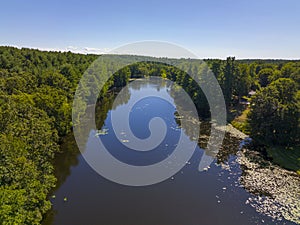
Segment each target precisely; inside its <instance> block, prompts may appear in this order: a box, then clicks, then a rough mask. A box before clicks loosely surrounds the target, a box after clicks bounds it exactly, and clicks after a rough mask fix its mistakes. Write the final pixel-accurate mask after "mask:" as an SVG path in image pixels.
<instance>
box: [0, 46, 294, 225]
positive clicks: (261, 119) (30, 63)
mask: <svg viewBox="0 0 300 225" xmlns="http://www.w3.org/2000/svg"><path fill="white" fill-rule="evenodd" d="M97 57H98V56H96V55H81V54H74V53H71V52H64V53H61V52H42V51H39V50H33V49H26V48H23V49H17V48H12V47H0V224H25V225H26V224H39V223H40V222H41V220H42V216H43V214H44V213H45V212H46V211H47V210H48V209H49V208H50V202H49V201H48V200H47V194H48V193H49V191H50V189H51V188H52V187H53V186H54V185H55V177H54V175H53V166H52V163H51V162H52V160H53V157H54V156H55V154H56V153H57V152H58V151H59V150H58V143H60V139H61V138H62V137H64V136H65V135H66V134H68V133H69V132H70V131H71V128H72V127H71V126H72V123H71V107H72V101H73V99H72V98H73V95H74V92H75V90H76V87H77V85H78V82H79V80H80V79H81V76H82V74H83V73H84V72H86V73H87V75H88V76H85V78H84V79H86V80H84V81H85V82H83V83H81V84H80V85H83V87H82V89H81V90H82V92H81V93H78V95H79V96H80V97H79V98H78V99H77V101H79V103H80V104H79V105H80V107H79V108H80V110H78V113H77V114H76V115H75V118H74V121H75V123H76V121H78V119H79V118H80V116H81V115H82V113H85V110H86V107H87V104H90V103H91V102H89V99H90V97H96V98H99V99H101V98H104V97H105V96H106V93H107V92H108V91H111V90H113V89H114V88H116V87H123V86H125V85H126V84H127V83H128V82H129V80H130V79H133V78H147V77H148V76H159V77H162V78H166V79H169V80H172V81H174V82H176V83H177V84H179V85H181V86H182V87H183V88H184V89H185V91H186V92H187V93H188V94H189V95H190V97H191V98H192V100H193V101H194V103H195V105H196V107H197V109H198V112H199V115H200V116H202V117H209V115H210V111H209V105H208V102H207V99H206V97H205V95H204V93H203V91H202V90H201V89H200V88H199V87H198V84H197V83H196V82H195V80H197V81H199V82H200V83H201V82H202V84H203V85H210V84H209V83H210V81H206V82H207V83H204V81H203V80H202V79H201V76H202V75H203V74H206V75H207V74H208V75H210V76H211V77H213V75H212V73H210V71H209V69H208V68H207V66H206V65H205V64H204V63H203V62H201V61H199V60H195V59H166V62H168V63H169V64H163V63H158V62H156V61H158V59H156V58H152V57H143V56H118V55H105V56H103V57H101V59H100V60H98V61H97V63H95V64H94V63H93V64H92V62H94V60H95V59H97ZM129 59H130V60H129ZM132 60H137V61H142V62H139V63H134V64H132V65H129V66H127V67H124V68H122V69H120V70H118V71H117V72H116V73H115V74H114V75H113V76H112V77H111V78H110V79H109V80H108V82H104V81H105V80H106V78H108V77H109V76H110V75H112V72H113V71H116V68H119V67H120V65H127V64H128V62H130V61H132ZM206 63H207V64H208V65H209V68H210V69H211V70H212V72H213V73H214V76H215V77H216V79H217V80H218V81H219V83H220V86H221V88H222V90H223V93H224V96H225V100H226V104H227V107H228V109H230V108H231V109H232V108H235V107H236V106H238V104H239V102H240V99H241V97H242V96H247V95H248V92H249V91H250V90H256V91H257V94H256V95H255V96H254V97H253V99H252V100H251V101H252V106H251V107H250V113H249V126H250V131H251V135H252V136H253V138H254V139H255V140H257V141H258V142H261V143H267V144H269V143H271V144H272V145H276V144H278V145H290V146H291V145H293V144H295V143H297V142H299V136H298V135H299V134H298V133H299V107H300V92H299V91H298V90H299V82H300V62H297V61H283V60H279V61H278V60H268V61H261V60H242V61H238V60H235V58H234V57H229V58H227V59H226V60H225V61H224V60H218V59H216V60H206ZM171 65H174V66H171ZM185 71H187V72H188V74H189V75H191V76H192V77H193V78H194V79H195V80H194V79H192V78H191V77H190V76H188V74H187V73H186V72H185ZM86 85H89V86H91V87H92V88H90V89H88V88H86ZM101 85H103V88H102V90H101V91H100V93H98V91H97V90H98V89H99V87H100V86H101ZM211 91H212V93H213V91H214V90H211ZM228 111H230V110H228ZM244 117H246V116H244ZM244 119H245V118H244ZM244 119H243V121H241V120H236V121H233V124H234V126H236V127H238V128H239V129H241V130H245V131H246V130H248V129H249V128H248V125H247V123H246V122H245V121H244Z"/></svg>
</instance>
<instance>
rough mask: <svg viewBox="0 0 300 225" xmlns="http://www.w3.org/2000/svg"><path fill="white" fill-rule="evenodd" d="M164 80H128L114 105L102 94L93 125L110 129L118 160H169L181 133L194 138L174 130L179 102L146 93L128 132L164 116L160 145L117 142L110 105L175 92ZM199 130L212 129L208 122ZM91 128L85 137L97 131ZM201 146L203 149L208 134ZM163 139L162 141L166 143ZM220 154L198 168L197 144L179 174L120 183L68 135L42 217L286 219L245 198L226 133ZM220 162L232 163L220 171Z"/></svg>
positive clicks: (116, 224) (153, 224)
mask: <svg viewBox="0 0 300 225" xmlns="http://www.w3.org/2000/svg"><path fill="white" fill-rule="evenodd" d="M169 89H170V87H169V86H168V83H166V82H164V81H161V82H159V83H157V82H152V81H146V82H145V81H141V82H140V83H139V84H136V83H135V84H134V85H129V88H128V89H127V92H128V95H127V96H125V97H124V99H123V100H124V101H123V104H120V105H119V106H117V107H115V108H112V103H113V100H114V96H113V95H110V96H107V98H105V99H104V100H103V101H102V102H101V104H99V106H98V107H97V108H96V113H97V124H98V129H101V128H102V129H103V128H107V129H108V134H107V135H103V136H99V138H101V139H102V141H103V143H104V144H105V146H106V147H107V148H108V149H109V150H110V152H111V154H112V155H113V156H114V157H116V158H118V159H119V160H121V161H123V162H126V163H128V164H134V165H149V164H152V163H154V162H158V161H161V160H163V159H165V158H166V157H168V155H169V154H171V152H172V146H175V145H176V143H177V139H178V137H179V134H180V132H186V135H191V136H192V133H193V132H192V131H191V132H190V131H188V130H183V129H180V128H179V125H180V123H179V122H178V120H176V118H175V116H174V113H175V112H176V107H177V106H176V105H175V103H174V105H172V104H170V103H167V102H165V101H164V100H161V99H158V98H155V97H148V98H146V99H144V100H142V101H140V102H138V104H136V105H135V107H134V108H133V110H132V112H131V114H130V125H131V129H132V131H133V133H134V134H135V135H136V136H137V137H139V138H146V137H148V136H149V135H150V133H149V129H148V122H149V120H150V119H151V118H152V117H155V116H159V117H161V118H164V119H165V121H166V124H167V127H168V133H167V136H166V137H165V139H164V140H163V143H162V144H161V145H160V146H158V148H157V149H155V150H153V151H150V152H147V153H145V152H143V153H142V152H135V151H130V150H129V149H127V148H126V147H124V146H123V145H122V143H120V142H119V141H117V140H116V136H115V134H114V133H113V132H112V127H111V126H112V124H111V121H110V116H111V112H112V110H122V107H124V106H126V104H128V101H130V99H131V98H134V97H135V96H137V95H141V94H143V93H148V92H153V91H157V92H158V91H159V92H165V94H167V95H170V96H171V95H172V94H170V92H169ZM201 129H202V130H201V134H205V133H209V126H207V124H206V125H205V124H204V125H203V126H202V127H201ZM92 133H93V132H91V134H90V135H91V136H90V138H92V136H93V137H94V135H93V134H92ZM90 138H89V139H88V140H87V141H86V142H87V143H86V146H87V147H86V152H85V153H84V154H87V153H88V151H89V150H90V149H91V148H89V146H90V144H91V143H90V141H89V140H90ZM201 140H202V139H201V138H200V143H199V145H198V146H201V147H205V138H204V139H203V141H201ZM166 143H167V146H166ZM224 145H225V146H224V148H223V150H224V152H223V153H222V154H219V155H218V158H217V159H216V160H215V162H214V163H213V164H212V165H211V168H210V169H209V170H208V171H205V172H199V171H198V166H199V161H200V158H201V156H202V154H205V151H204V150H203V149H202V148H200V147H197V148H196V150H195V153H194V155H193V157H192V158H191V160H190V163H188V164H187V165H186V166H185V167H184V168H183V169H182V170H181V171H180V172H178V173H177V174H176V175H174V176H173V177H172V178H170V179H168V180H165V181H164V182H161V183H159V184H155V185H151V186H146V187H131V186H124V185H119V184H116V183H113V182H111V181H108V180H106V179H104V178H103V177H101V176H100V175H98V174H97V173H96V172H95V171H94V170H93V169H92V168H90V166H89V165H88V164H87V163H86V161H85V160H84V159H83V157H82V155H81V154H80V153H79V151H78V149H77V146H76V143H75V141H74V138H73V137H72V135H70V136H69V137H67V138H66V139H65V141H64V144H63V145H62V150H63V152H64V153H63V154H62V155H60V156H58V157H57V160H56V176H57V177H58V186H57V188H56V190H54V191H53V195H54V196H55V198H54V196H53V197H50V200H51V202H52V204H53V209H52V210H51V211H50V212H49V214H48V215H47V217H46V218H45V220H44V225H50V224H51V225H54V224H58V225H126V224H145V225H147V224H149V225H159V224H162V225H169V224H170V225H174V224H175V225H177V224H178V225H185V224H186V225H193V224H205V225H209V224H211V225H218V224H220V225H227V224H228V225H233V224H241V225H248V224H249V225H250V224H291V223H288V222H287V221H281V222H278V221H277V222H274V221H272V219H271V218H269V217H267V216H265V215H262V214H259V213H257V212H256V211H255V209H254V208H252V207H251V206H250V205H249V204H245V202H246V200H247V199H248V198H249V197H251V195H252V194H250V193H248V192H247V191H246V190H245V189H244V188H243V187H242V186H241V185H240V184H239V181H238V178H239V176H240V175H241V173H242V171H241V169H240V167H239V165H238V164H236V163H234V159H235V155H234V154H235V153H236V152H237V150H238V148H239V141H238V140H235V139H233V138H230V137H228V136H226V139H225V140H224ZM221 164H226V165H229V167H230V169H229V170H228V169H227V170H226V169H223V167H222V166H221Z"/></svg>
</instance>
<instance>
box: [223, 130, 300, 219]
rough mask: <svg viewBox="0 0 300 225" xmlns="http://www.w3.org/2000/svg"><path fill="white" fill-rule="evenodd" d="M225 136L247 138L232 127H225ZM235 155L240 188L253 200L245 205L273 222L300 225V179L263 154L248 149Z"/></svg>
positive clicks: (243, 148) (249, 200)
mask: <svg viewBox="0 0 300 225" xmlns="http://www.w3.org/2000/svg"><path fill="white" fill-rule="evenodd" d="M226 132H227V133H229V135H230V136H232V137H235V138H238V139H239V140H244V139H245V138H247V137H248V136H247V135H245V134H244V133H242V132H241V131H239V130H237V129H236V128H234V127H233V126H232V125H227V126H226ZM236 155H237V158H236V162H237V163H238V164H239V165H240V168H241V170H242V174H241V176H240V179H239V181H240V184H241V185H243V187H244V188H245V189H246V190H247V191H248V192H250V193H252V194H253V196H254V197H250V198H249V199H248V200H247V201H246V202H245V203H246V204H250V205H251V206H252V207H254V208H255V209H256V211H257V212H259V213H263V214H265V215H268V216H270V217H272V218H273V219H274V220H278V221H280V220H282V219H283V218H284V219H286V220H288V221H292V222H294V223H296V224H300V176H299V175H298V174H297V173H296V172H293V171H288V170H286V169H283V168H281V167H279V166H277V165H275V164H273V163H272V162H270V161H268V160H266V159H264V157H263V156H262V154H261V153H259V152H257V151H253V150H250V149H247V148H245V147H242V148H241V150H240V151H238V152H237V154H236Z"/></svg>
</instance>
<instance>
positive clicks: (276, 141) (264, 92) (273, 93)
mask: <svg viewBox="0 0 300 225" xmlns="http://www.w3.org/2000/svg"><path fill="white" fill-rule="evenodd" d="M296 96H297V83H296V82H295V81H293V80H292V79H289V78H280V79H278V80H276V81H274V82H272V83H271V84H270V85H269V86H267V87H266V88H262V89H261V90H260V91H259V92H258V93H257V94H256V95H255V96H254V97H253V99H252V101H251V102H252V105H251V110H250V112H249V115H248V118H249V125H250V129H251V135H252V137H253V138H254V139H255V140H257V141H258V142H261V143H263V144H270V145H293V144H295V143H297V142H299V100H297V97H296Z"/></svg>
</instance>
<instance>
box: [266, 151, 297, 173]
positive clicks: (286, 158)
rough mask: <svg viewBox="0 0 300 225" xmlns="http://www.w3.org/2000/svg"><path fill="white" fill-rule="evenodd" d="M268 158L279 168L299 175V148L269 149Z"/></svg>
mask: <svg viewBox="0 0 300 225" xmlns="http://www.w3.org/2000/svg"><path fill="white" fill-rule="evenodd" d="M267 153H268V156H269V157H271V158H272V159H273V162H274V163H276V164H278V165H280V166H281V167H283V168H285V169H289V170H293V171H296V172H297V173H298V174H299V175H300V147H299V146H298V147H294V148H291V147H290V148H285V147H269V148H268V149H267Z"/></svg>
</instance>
